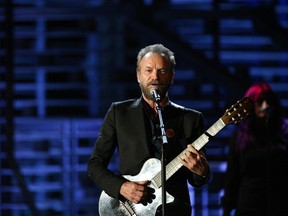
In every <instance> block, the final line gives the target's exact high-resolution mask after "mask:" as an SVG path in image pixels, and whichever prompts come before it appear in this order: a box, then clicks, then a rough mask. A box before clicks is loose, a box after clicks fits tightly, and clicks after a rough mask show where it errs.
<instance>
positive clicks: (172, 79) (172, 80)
mask: <svg viewBox="0 0 288 216" xmlns="http://www.w3.org/2000/svg"><path fill="white" fill-rule="evenodd" d="M173 82H174V73H173V75H172V78H171V83H170V84H171V85H172V84H173Z"/></svg>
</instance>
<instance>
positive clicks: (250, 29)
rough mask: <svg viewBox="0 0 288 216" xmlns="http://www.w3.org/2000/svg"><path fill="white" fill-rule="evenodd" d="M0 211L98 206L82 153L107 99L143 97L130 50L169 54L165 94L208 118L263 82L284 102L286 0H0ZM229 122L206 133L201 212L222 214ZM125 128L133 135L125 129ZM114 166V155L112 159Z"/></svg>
mask: <svg viewBox="0 0 288 216" xmlns="http://www.w3.org/2000/svg"><path fill="white" fill-rule="evenodd" d="M0 6H1V7H0V29H1V32H0V48H1V49H0V63H1V65H0V96H1V100H0V109H1V111H0V124H1V134H0V142H1V144H0V148H1V152H0V162H1V171H0V183H1V188H0V195H1V197H0V203H1V205H0V216H24V215H25V216H26V215H32V216H38V215H39V216H56V215H57V216H58V215H59V216H60V215H61V216H62V215H63V216H90V215H91V216H92V215H94V216H95V215H98V213H97V208H98V206H97V203H98V198H99V194H100V192H101V191H100V190H99V189H98V188H96V187H95V186H94V184H93V183H92V182H91V180H90V179H88V177H87V172H86V164H87V160H88V158H89V156H90V154H91V152H92V147H93V145H94V142H95V140H96V138H97V135H98V130H99V127H100V125H101V122H102V118H103V117H104V115H105V113H106V110H107V109H108V107H109V105H110V104H111V102H112V101H115V100H122V99H127V98H134V97H138V96H140V91H139V87H138V85H137V82H136V74H135V67H136V55H137V52H138V51H139V49H140V48H142V47H144V46H146V45H148V44H151V43H163V44H164V45H165V46H167V47H169V48H170V49H172V50H173V51H174V52H175V54H176V61H177V66H176V74H175V82H174V85H173V87H172V89H171V92H170V98H171V99H172V100H173V101H175V102H177V103H180V104H182V105H185V106H188V107H191V108H194V109H197V110H200V111H202V112H203V114H204V116H205V119H206V122H205V123H206V127H207V129H208V127H209V126H211V125H212V124H213V123H214V122H216V121H217V120H218V119H219V118H220V117H221V116H222V115H223V113H224V111H225V109H226V108H228V107H230V106H231V105H232V104H234V103H235V102H236V101H237V100H238V99H240V98H242V96H243V94H244V91H245V89H246V87H247V86H248V85H250V84H251V83H254V82H258V81H266V82H268V83H269V84H270V85H271V86H272V88H273V89H274V90H275V91H276V92H277V94H278V95H279V97H280V98H281V102H282V104H283V106H284V108H285V113H286V115H287V113H288V84H287V83H288V34H287V32H288V1H287V0H279V1H269V0H262V1H261V0H258V1H257V0H241V1H240V0H239V1H237V0H218V1H216V0H214V1H213V0H202V1H199V0H190V1H189V0H186V1H185V0H182V1H180V0H179V1H177V0H173V1H172V0H171V1H168V0H166V1H164V0H162V1H159V0H158V1H157V0H154V1H153V0H150V1H148V0H146V1H140V0H139V1H137V0H136V1H132V0H130V1H129V0H126V1H125V0H123V1H121V0H102V1H101V0H82V1H80V0H14V1H13V0H11V1H10V0H6V1H5V0H0ZM235 127H237V126H235V125H227V126H226V127H225V128H224V129H223V130H222V131H220V132H219V133H218V134H217V135H216V137H215V138H214V139H213V140H211V141H210V142H209V143H208V144H207V153H208V159H209V161H210V162H211V167H212V171H213V175H212V178H211V180H210V182H209V183H208V184H207V185H206V186H204V187H202V188H201V189H192V188H191V190H190V192H191V196H192V204H193V206H194V209H193V213H194V215H196V216H200V215H201V216H208V215H209V216H218V215H220V212H221V208H220V206H219V201H220V198H221V194H222V186H223V185H222V184H223V173H224V171H225V165H226V163H225V161H226V153H227V145H228V142H229V138H230V136H231V133H232V132H233V129H234V128H235ZM127 139H128V137H127ZM111 168H112V169H116V168H117V158H116V157H115V158H114V161H113V163H112V164H111Z"/></svg>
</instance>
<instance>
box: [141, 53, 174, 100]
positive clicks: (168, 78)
mask: <svg viewBox="0 0 288 216" xmlns="http://www.w3.org/2000/svg"><path fill="white" fill-rule="evenodd" d="M137 80H138V83H139V86H140V88H141V91H142V93H143V95H144V97H146V98H147V99H149V100H153V97H152V96H151V94H150V89H152V88H155V89H157V90H158V93H159V94H160V96H161V97H164V96H165V95H166V93H167V91H168V89H169V87H170V85H171V84H172V83H173V80H174V72H173V71H171V64H170V62H169V60H168V59H167V58H166V57H165V56H162V55H160V54H158V53H151V52H150V53H147V54H146V55H145V56H144V57H143V58H142V60H141V61H140V63H139V70H138V71H137Z"/></svg>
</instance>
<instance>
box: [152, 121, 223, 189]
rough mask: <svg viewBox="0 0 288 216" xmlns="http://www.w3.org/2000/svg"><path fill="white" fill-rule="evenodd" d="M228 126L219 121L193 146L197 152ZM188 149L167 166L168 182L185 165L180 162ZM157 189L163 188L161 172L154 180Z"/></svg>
mask: <svg viewBox="0 0 288 216" xmlns="http://www.w3.org/2000/svg"><path fill="white" fill-rule="evenodd" d="M225 126H226V124H225V123H224V122H223V121H222V119H221V118H219V119H218V121H216V122H215V123H214V124H213V125H212V126H211V127H210V128H208V130H207V131H206V132H205V133H203V134H202V135H201V136H200V137H198V138H197V139H196V140H195V141H194V142H193V143H191V144H190V145H192V146H193V147H194V148H195V149H196V150H200V149H201V148H202V147H203V146H204V145H205V144H206V143H207V142H208V141H209V139H210V138H211V137H213V136H215V135H216V134H217V133H218V132H219V131H220V130H222V129H223V128H224V127H225ZM186 151H187V148H186V149H185V150H183V151H182V152H181V153H180V154H179V155H178V156H177V157H176V158H174V159H173V160H172V161H171V162H169V163H168V164H167V166H166V181H167V180H168V179H169V178H170V177H171V176H172V175H173V174H174V173H175V172H177V171H178V170H179V169H180V168H181V167H182V166H183V164H182V163H181V162H180V160H181V158H183V156H184V154H185V152H186ZM151 181H152V182H153V183H154V184H155V185H156V187H158V188H160V187H161V185H162V184H161V172H159V173H158V174H157V175H156V176H155V177H154V178H153V179H152V180H151Z"/></svg>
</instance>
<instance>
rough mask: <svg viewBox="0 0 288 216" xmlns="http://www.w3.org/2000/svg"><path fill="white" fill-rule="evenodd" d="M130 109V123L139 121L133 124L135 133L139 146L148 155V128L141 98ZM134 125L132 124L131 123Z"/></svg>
mask: <svg viewBox="0 0 288 216" xmlns="http://www.w3.org/2000/svg"><path fill="white" fill-rule="evenodd" d="M128 109H129V112H128V113H129V114H128V115H129V116H128V119H127V120H129V121H134V122H135V121H137V122H138V123H137V122H136V124H135V123H133V125H134V127H133V129H132V130H133V131H134V133H133V134H135V137H136V138H137V139H136V140H137V142H139V143H137V145H140V146H139V147H142V148H143V149H144V151H145V152H146V153H147V154H150V150H149V145H150V144H149V142H150V141H149V142H148V140H147V136H146V134H147V133H146V128H145V119H144V112H143V106H142V102H141V98H139V99H137V100H136V101H135V102H134V103H133V104H131V106H130V107H129V108H128ZM131 123H132V122H131Z"/></svg>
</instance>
